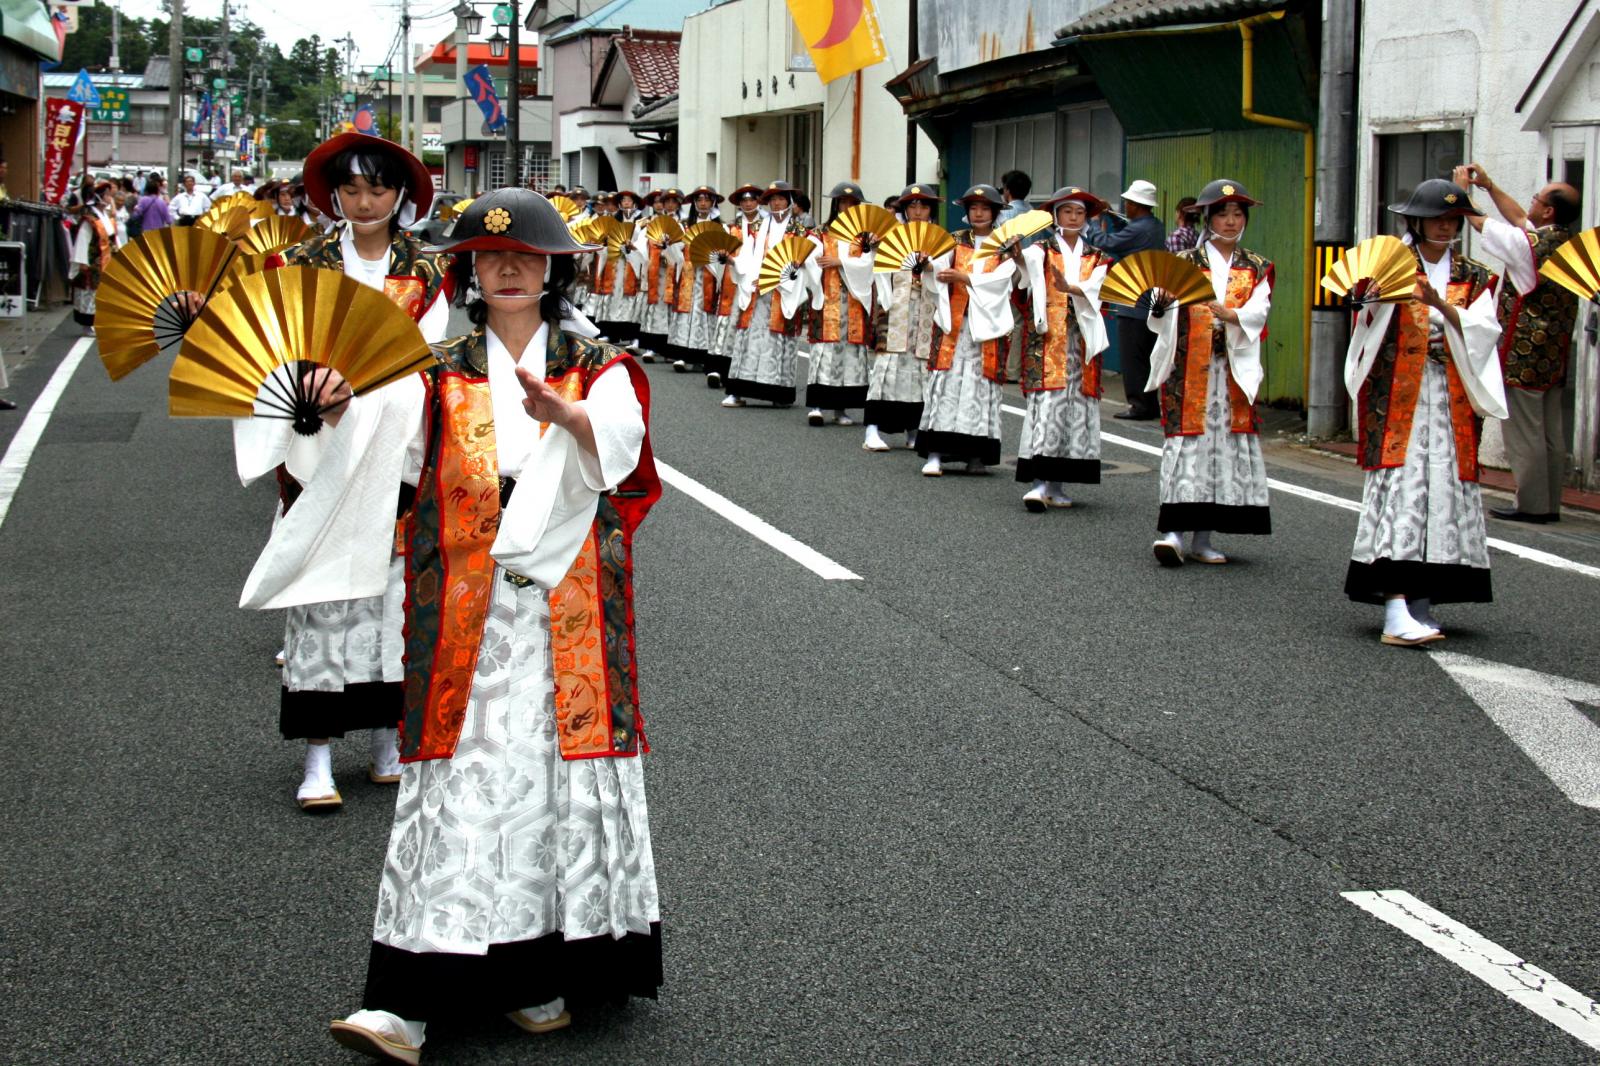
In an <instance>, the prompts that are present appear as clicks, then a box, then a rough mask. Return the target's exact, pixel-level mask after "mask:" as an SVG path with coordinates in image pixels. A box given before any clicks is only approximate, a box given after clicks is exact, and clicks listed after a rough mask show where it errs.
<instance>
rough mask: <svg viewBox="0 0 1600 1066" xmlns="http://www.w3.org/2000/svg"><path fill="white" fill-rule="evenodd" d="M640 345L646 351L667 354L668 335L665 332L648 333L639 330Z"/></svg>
mask: <svg viewBox="0 0 1600 1066" xmlns="http://www.w3.org/2000/svg"><path fill="white" fill-rule="evenodd" d="M638 347H639V348H640V349H642V350H644V351H649V352H655V353H656V354H657V355H665V354H666V351H667V335H666V334H665V333H646V332H645V331H644V330H642V329H641V330H640V331H639V343H638Z"/></svg>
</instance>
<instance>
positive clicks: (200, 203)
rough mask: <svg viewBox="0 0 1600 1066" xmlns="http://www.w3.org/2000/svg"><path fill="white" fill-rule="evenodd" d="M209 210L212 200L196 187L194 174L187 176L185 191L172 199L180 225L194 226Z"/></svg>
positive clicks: (184, 184) (185, 177)
mask: <svg viewBox="0 0 1600 1066" xmlns="http://www.w3.org/2000/svg"><path fill="white" fill-rule="evenodd" d="M209 210H211V198H210V197H209V196H207V195H206V194H205V193H203V192H201V191H200V190H199V189H196V188H195V187H194V175H193V174H185V175H184V176H183V191H182V192H180V193H179V194H178V195H176V196H174V197H173V198H172V213H173V214H174V215H177V216H178V225H180V226H192V225H194V224H195V222H196V221H197V220H198V219H199V218H200V216H201V215H203V214H205V213H206V212H207V211H209Z"/></svg>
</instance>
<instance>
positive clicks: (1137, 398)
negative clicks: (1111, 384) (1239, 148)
mask: <svg viewBox="0 0 1600 1066" xmlns="http://www.w3.org/2000/svg"><path fill="white" fill-rule="evenodd" d="M1155 206H1156V187H1155V185H1153V184H1152V183H1150V182H1148V181H1144V180H1143V179H1140V180H1137V181H1134V182H1132V183H1131V184H1130V185H1129V186H1128V188H1127V190H1126V191H1125V192H1123V194H1122V211H1123V221H1122V223H1121V225H1119V226H1117V227H1116V228H1115V229H1110V230H1102V231H1096V230H1092V229H1090V230H1085V231H1084V234H1083V239H1084V241H1085V242H1086V243H1087V244H1088V245H1089V247H1091V248H1098V249H1099V250H1100V251H1102V252H1107V253H1109V254H1110V255H1113V256H1115V257H1116V258H1118V259H1126V258H1127V257H1128V256H1130V255H1133V254H1134V253H1135V252H1148V251H1164V250H1165V249H1166V230H1165V229H1164V228H1163V227H1162V225H1161V220H1160V219H1159V218H1157V217H1156V215H1155V210H1154V209H1155ZM1104 217H1109V218H1111V219H1113V220H1115V219H1116V216H1114V215H1111V213H1110V212H1107V213H1106V215H1105V216H1104ZM1149 318H1150V294H1149V293H1146V294H1145V295H1144V296H1142V297H1140V298H1139V302H1138V303H1137V304H1135V305H1134V306H1133V307H1118V308H1117V354H1118V355H1119V356H1120V358H1121V360H1122V392H1123V395H1124V396H1126V397H1127V400H1128V409H1127V410H1126V411H1119V412H1118V413H1116V414H1114V415H1112V416H1111V417H1112V418H1121V419H1127V420H1131V421H1134V422H1149V421H1152V420H1154V419H1157V418H1160V417H1161V412H1160V411H1159V410H1157V408H1156V394H1155V393H1154V392H1147V391H1146V390H1145V384H1146V383H1147V382H1148V381H1149V379H1150V352H1151V350H1152V349H1153V348H1154V347H1155V342H1156V335H1155V334H1154V333H1151V332H1150V330H1149V327H1148V325H1147V323H1148V321H1149Z"/></svg>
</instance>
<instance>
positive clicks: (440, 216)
mask: <svg viewBox="0 0 1600 1066" xmlns="http://www.w3.org/2000/svg"><path fill="white" fill-rule="evenodd" d="M465 199H466V197H465V196H463V195H462V194H461V193H458V192H439V193H434V194H433V206H432V207H430V208H428V217H427V218H419V219H418V220H417V221H415V222H413V223H412V224H411V225H410V226H408V227H406V232H407V233H409V234H411V236H413V237H415V238H417V240H419V241H421V242H422V243H423V244H432V243H433V242H435V241H439V240H442V239H443V238H444V235H445V232H446V231H447V230H449V228H450V223H451V222H452V221H453V218H451V217H447V216H450V215H451V214H452V212H451V211H450V208H453V207H454V206H455V205H456V204H458V203H460V202H461V201H462V200H465Z"/></svg>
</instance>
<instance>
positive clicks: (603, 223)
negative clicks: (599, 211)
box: [595, 216, 634, 255]
mask: <svg viewBox="0 0 1600 1066" xmlns="http://www.w3.org/2000/svg"><path fill="white" fill-rule="evenodd" d="M633 227H634V223H632V222H623V221H622V220H621V219H617V218H611V217H609V216H608V217H606V218H602V219H598V220H597V221H596V222H595V243H596V244H599V243H601V242H604V243H605V246H606V251H607V252H608V253H610V254H611V255H618V254H620V253H621V252H622V248H623V246H624V245H627V244H631V243H632V242H633Z"/></svg>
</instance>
